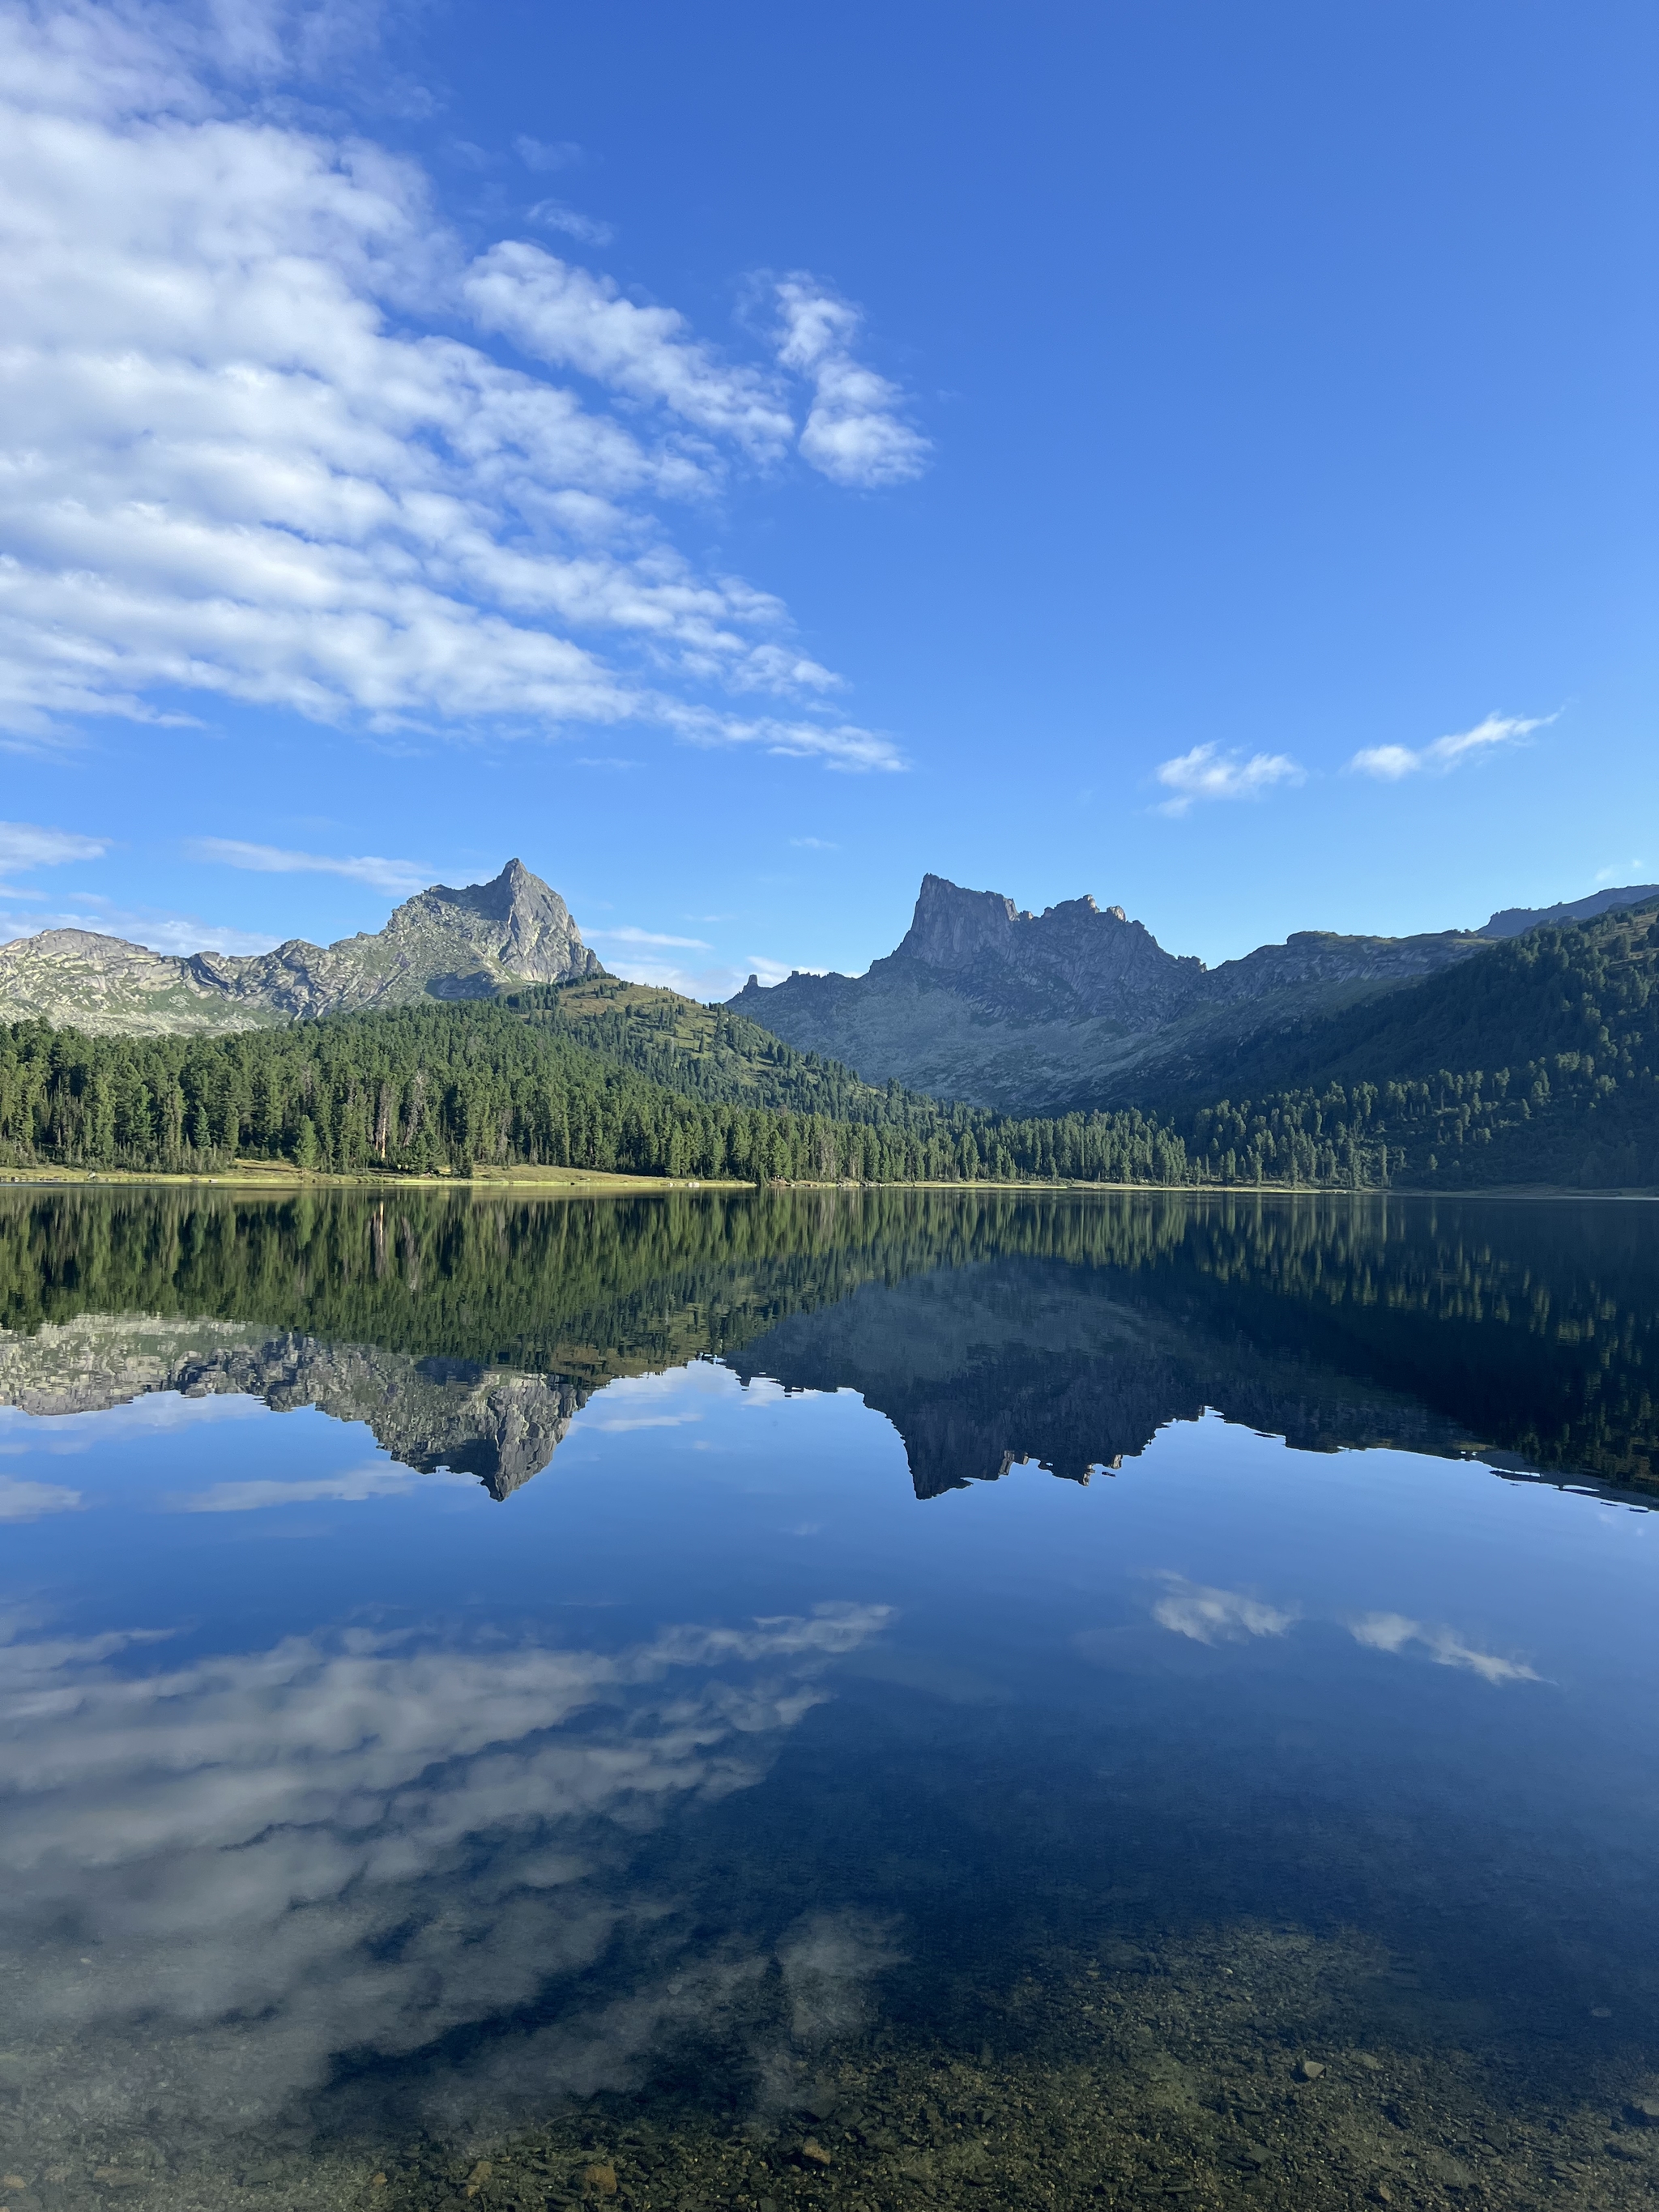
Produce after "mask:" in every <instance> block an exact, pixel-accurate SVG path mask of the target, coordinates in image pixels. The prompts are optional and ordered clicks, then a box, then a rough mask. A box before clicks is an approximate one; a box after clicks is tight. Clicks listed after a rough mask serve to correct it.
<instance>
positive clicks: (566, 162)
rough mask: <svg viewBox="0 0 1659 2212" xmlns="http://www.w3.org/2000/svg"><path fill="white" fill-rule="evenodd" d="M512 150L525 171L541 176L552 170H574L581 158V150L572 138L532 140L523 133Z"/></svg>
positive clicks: (516, 139)
mask: <svg viewBox="0 0 1659 2212" xmlns="http://www.w3.org/2000/svg"><path fill="white" fill-rule="evenodd" d="M513 152H514V153H515V154H516V155H518V157H519V159H520V161H522V162H523V163H524V165H525V167H526V169H534V170H536V171H537V172H538V173H539V174H542V175H545V174H547V173H548V172H549V171H550V170H554V169H574V167H576V166H577V164H578V163H579V162H580V160H581V158H582V149H581V148H580V146H579V145H578V144H577V143H576V142H575V140H574V138H557V139H553V140H548V139H545V138H532V137H530V136H529V135H528V134H527V133H526V132H523V131H521V132H520V135H519V136H518V137H516V138H515V139H514V140H513Z"/></svg>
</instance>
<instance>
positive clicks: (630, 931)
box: [582, 922, 714, 952]
mask: <svg viewBox="0 0 1659 2212" xmlns="http://www.w3.org/2000/svg"><path fill="white" fill-rule="evenodd" d="M582 934H583V936H584V937H587V938H596V937H602V938H605V939H609V940H611V942H613V943H615V944H617V945H680V946H683V947H684V949H685V950H686V951H690V952H709V951H713V950H714V947H713V946H712V945H710V944H709V943H708V940H707V939H706V938H702V937H667V936H665V935H664V934H663V933H662V932H661V931H660V930H655V929H635V927H634V926H633V924H632V923H631V922H624V923H623V925H622V927H620V928H618V929H584V930H583V932H582Z"/></svg>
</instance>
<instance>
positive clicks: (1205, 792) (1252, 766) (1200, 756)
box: [1158, 744, 1307, 814]
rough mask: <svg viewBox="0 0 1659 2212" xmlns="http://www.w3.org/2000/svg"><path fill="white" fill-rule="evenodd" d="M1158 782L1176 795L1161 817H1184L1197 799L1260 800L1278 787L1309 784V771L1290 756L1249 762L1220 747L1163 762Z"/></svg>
mask: <svg viewBox="0 0 1659 2212" xmlns="http://www.w3.org/2000/svg"><path fill="white" fill-rule="evenodd" d="M1158 781H1159V782H1160V783H1161V784H1162V785H1163V786H1164V788H1165V789H1166V790H1167V791H1172V792H1173V793H1175V797H1174V798H1173V799H1165V800H1164V802H1163V804H1162V805H1160V806H1159V808H1158V812H1159V813H1160V814H1184V813H1185V812H1186V811H1187V810H1188V807H1189V806H1190V805H1192V804H1193V801H1194V799H1259V798H1260V797H1261V794H1262V793H1263V792H1264V791H1269V790H1271V789H1272V788H1273V787H1274V785H1276V784H1297V783H1304V782H1305V781H1307V771H1306V769H1304V768H1303V767H1302V766H1301V765H1300V763H1297V762H1296V761H1293V760H1292V759H1291V757H1290V756H1289V755H1288V754H1287V753H1252V754H1251V755H1250V757H1249V759H1248V760H1244V759H1243V758H1241V757H1240V756H1239V755H1238V754H1237V753H1224V752H1223V751H1222V750H1220V748H1219V747H1218V746H1216V745H1212V744H1209V745H1194V747H1193V749H1192V750H1191V751H1190V752H1188V753H1180V754H1177V756H1176V758H1175V759H1174V760H1166V761H1164V762H1163V763H1161V764H1160V766H1159V768H1158Z"/></svg>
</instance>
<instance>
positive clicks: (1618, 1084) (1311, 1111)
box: [0, 912, 1659, 1191]
mask: <svg viewBox="0 0 1659 2212" xmlns="http://www.w3.org/2000/svg"><path fill="white" fill-rule="evenodd" d="M1656 975H1659V921H1656V920H1655V919H1654V918H1653V916H1652V915H1650V914H1649V913H1645V912H1644V913H1642V914H1638V915H1628V914H1622V915H1610V916H1606V917H1602V918H1600V919H1598V920H1597V921H1595V922H1592V923H1589V924H1585V925H1583V926H1581V927H1568V928H1565V929H1547V930H1539V931H1535V932H1534V933H1533V934H1532V935H1531V936H1530V937H1528V938H1524V939H1518V940H1516V942H1515V943H1514V944H1512V945H1503V946H1499V947H1496V948H1494V949H1493V950H1492V951H1491V952H1487V953H1482V954H1479V955H1477V956H1475V957H1474V958H1473V959H1471V960H1469V961H1468V962H1465V963H1462V964H1461V965H1460V966H1459V967H1457V968H1455V969H1450V970H1449V971H1447V972H1446V973H1445V974H1443V975H1439V976H1436V977H1434V978H1431V980H1430V981H1427V982H1425V983H1422V984H1419V985H1415V986H1413V987H1409V988H1408V989H1407V990H1403V991H1401V992H1397V993H1393V994H1389V996H1388V997H1387V998H1385V999H1383V1000H1380V1001H1377V1002H1375V1003H1374V1004H1371V1005H1368V1006H1363V1007H1359V1008H1356V1009H1353V1010H1352V1011H1351V1012H1348V1013H1346V1014H1343V1015H1340V1016H1337V1017H1334V1018H1332V1019H1330V1020H1328V1021H1327V1022H1325V1023H1323V1024H1316V1025H1313V1026H1312V1027H1311V1028H1308V1029H1304V1030H1302V1031H1299V1032H1298V1033H1297V1035H1296V1036H1291V1037H1288V1038H1285V1037H1280V1038H1278V1039H1275V1040H1273V1041H1271V1042H1269V1043H1267V1044H1266V1045H1264V1046H1261V1047H1260V1048H1256V1050H1255V1055H1254V1060H1252V1061H1251V1062H1250V1063H1249V1065H1245V1064H1244V1063H1243V1062H1241V1064H1240V1066H1239V1067H1237V1068H1236V1070H1235V1073H1248V1074H1255V1075H1260V1076H1261V1077H1262V1078H1263V1079H1264V1080H1263V1082H1262V1084H1261V1087H1260V1088H1256V1087H1255V1085H1252V1090H1251V1093H1250V1095H1245V1096H1237V1095H1235V1096H1233V1097H1226V1098H1222V1099H1219V1100H1216V1101H1212V1102H1208V1103H1188V1102H1179V1101H1178V1102H1176V1103H1172V1104H1170V1105H1168V1106H1166V1107H1165V1109H1164V1110H1163V1111H1161V1112H1159V1111H1157V1110H1153V1109H1141V1108H1138V1107H1122V1108H1117V1109H1109V1110H1096V1111H1084V1110H1081V1109H1079V1110H1076V1111H1073V1112H1071V1113H1066V1114H1060V1115H1036V1116H1027V1117H1016V1116H1012V1115H1000V1114H996V1113H994V1112H991V1111H989V1110H988V1109H985V1108H981V1107H974V1106H968V1105H963V1104H961V1103H948V1102H941V1101H939V1100H937V1099H933V1098H930V1097H925V1096H923V1095H921V1094H919V1093H916V1092H911V1091H903V1090H902V1089H901V1088H900V1086H899V1085H897V1084H896V1083H893V1084H889V1085H886V1086H885V1087H884V1088H883V1087H879V1086H877V1085H871V1084H866V1083H864V1082H862V1081H861V1080H860V1079H859V1078H858V1077H857V1076H856V1075H854V1073H852V1071H851V1070H849V1069H847V1068H843V1067H841V1066H837V1065H836V1063H835V1062H833V1061H827V1060H821V1059H819V1058H818V1057H817V1055H815V1054H801V1053H799V1052H796V1051H794V1050H793V1048H791V1047H789V1046H787V1045H786V1044H784V1043H783V1042H781V1040H779V1039H777V1038H774V1037H772V1036H769V1034H768V1033H767V1032H766V1031H764V1030H760V1029H758V1028H757V1026H756V1025H755V1024H753V1023H751V1022H749V1021H747V1020H746V1019H744V1018H743V1017H741V1016H738V1015H732V1014H731V1013H729V1012H725V1011H724V1010H710V1009H696V1008H690V1007H688V1006H685V1005H684V1002H681V1001H678V1000H671V998H669V996H668V994H643V995H642V996H641V995H640V994H635V998H634V999H632V1000H629V999H628V998H627V996H626V994H627V990H628V987H625V986H617V987H614V988H615V989H616V990H617V993H618V994H621V995H620V996H619V998H618V1001H617V1005H616V1006H614V1007H612V1006H610V1005H609V1003H608V1002H606V1001H604V1000H603V998H602V1000H601V1010H600V1011H599V1012H598V1013H597V1015H596V1014H594V1013H593V1012H592V1009H591V1008H590V1009H589V1011H588V1012H586V1014H585V1015H584V1017H583V1018H580V1019H576V1018H571V1016H570V1015H568V1013H567V1012H565V1011H564V1003H565V1002H564V1001H563V1000H562V998H561V994H560V993H559V992H558V991H557V990H556V989H555V990H550V991H538V992H526V993H523V994H516V995H515V996H513V997H512V998H508V999H506V1000H494V1001H484V1002H478V1001H473V1002H470V1003H465V1004H459V1005H457V1004H451V1005H446V1006H428V1007H404V1008H398V1009H393V1010H386V1011H384V1012H369V1013H359V1014H351V1015H344V1016H338V1017H334V1018H330V1019H328V1020H325V1021H320V1022H314V1023H303V1024H295V1025H293V1026H291V1027H287V1028H283V1029H277V1030H249V1031H244V1032H242V1033H240V1034H239V1035H236V1036H228V1037H227V1036H210V1037H178V1036H161V1037H130V1036H88V1035H85V1034H83V1033H82V1032H81V1031H78V1030H71V1029H63V1030H55V1029H52V1028H51V1027H49V1026H48V1025H47V1024H44V1023H40V1022H21V1023H15V1024H10V1025H9V1026H0V1164H5V1165H9V1166H13V1167H27V1166H29V1165H32V1164H39V1163H43V1162H51V1163H55V1164H64V1165H69V1166H79V1167H86V1168H94V1169H97V1168H124V1169H131V1170H139V1171H144V1170H150V1171H155V1170H161V1171H163V1172H170V1173H177V1172H185V1173H208V1174H211V1173H215V1172H219V1171H222V1170H225V1169H227V1168H228V1166H229V1165H230V1164H231V1163H232V1162H233V1161H234V1160H236V1159H250V1160H270V1161H287V1162H289V1163H292V1164H295V1165H296V1166H298V1167H300V1168H301V1169H305V1170H316V1171H319V1172H332V1173H337V1174H348V1175H349V1174H364V1173H391V1174H399V1173H402V1174H433V1173H439V1174H446V1175H453V1176H466V1175H470V1174H471V1172H472V1171H473V1170H475V1168H477V1167H478V1166H480V1165H483V1166H491V1167H507V1168H510V1167H517V1166H546V1167H568V1168H576V1169H589V1170H603V1171H606V1172H622V1173H632V1174H638V1175H647V1176H670V1177H674V1178H688V1177H690V1178H696V1179H698V1180H700V1181H706V1182H728V1181H731V1182H750V1183H764V1182H843V1181H850V1182H859V1183H871V1184H892V1183H900V1182H972V1183H981V1182H989V1183H1012V1182H1045V1181H1055V1182H1100V1183H1125V1184H1161V1185H1174V1186H1180V1185H1198V1184H1215V1185H1221V1186H1224V1187H1228V1186H1231V1187H1238V1186H1250V1185H1256V1184H1262V1183H1271V1184H1289V1185H1291V1187H1292V1188H1308V1189H1326V1190H1330V1189H1336V1190H1350V1191H1352V1190H1369V1189H1388V1188H1401V1187H1405V1188H1413V1189H1443V1190H1463V1189H1479V1188H1487V1187H1491V1186H1492V1185H1494V1184H1516V1183H1540V1182H1542V1183H1554V1184H1565V1185H1569V1186H1578V1187H1583V1188H1607V1187H1609V1186H1613V1185H1619V1184H1650V1183H1656V1182H1659V981H1656ZM588 996H589V998H591V997H592V992H591V991H590V992H589V994H588ZM659 1001H660V1002H661V1003H659ZM583 1003H584V1004H586V1001H584V1002H583ZM1438 1053H1443V1054H1445V1058H1444V1060H1443V1062H1442V1063H1440V1064H1437V1062H1436V1058H1435V1055H1436V1054H1438ZM1477 1054H1478V1055H1479V1057H1478V1058H1477V1057H1476V1055H1477ZM1298 1074H1302V1075H1304V1080H1302V1081H1301V1082H1299V1083H1298V1082H1297V1081H1296V1080H1295V1077H1296V1076H1297V1075H1298ZM1275 1076H1277V1077H1279V1079H1280V1080H1279V1082H1278V1083H1276V1084H1275V1083H1274V1082H1273V1080H1272V1079H1273V1077H1275ZM1285 1076H1290V1077H1291V1081H1289V1082H1285V1081H1284V1080H1283V1079H1284V1078H1285ZM1315 1076H1316V1079H1307V1078H1310V1077H1315Z"/></svg>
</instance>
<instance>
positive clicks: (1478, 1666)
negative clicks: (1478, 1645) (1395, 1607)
mask: <svg viewBox="0 0 1659 2212" xmlns="http://www.w3.org/2000/svg"><path fill="white" fill-rule="evenodd" d="M1349 1626H1350V1627H1351V1628H1352V1632H1353V1638H1354V1641H1355V1643H1357V1644H1364V1645H1365V1647H1366V1648H1367V1650H1371V1651H1389V1652H1394V1653H1396V1654H1397V1653H1399V1652H1401V1651H1404V1650H1406V1648H1407V1645H1408V1644H1420V1645H1421V1646H1422V1648H1423V1649H1424V1650H1425V1651H1426V1652H1427V1654H1428V1656H1429V1657H1430V1658H1431V1659H1432V1660H1433V1661H1434V1663H1435V1664H1436V1666H1437V1667H1467V1668H1468V1670H1469V1672H1470V1673H1471V1674H1479V1675H1480V1679H1481V1680H1482V1681H1483V1682H1537V1681H1541V1680H1542V1679H1543V1677H1542V1676H1541V1674H1538V1673H1537V1672H1536V1671H1535V1670H1534V1668H1531V1667H1528V1666H1527V1665H1525V1664H1524V1663H1523V1662H1522V1661H1521V1660H1518V1659H1503V1658H1500V1657H1499V1656H1498V1654H1497V1653H1496V1652H1493V1651H1477V1650H1475V1649H1474V1646H1473V1645H1472V1644H1466V1643H1464V1641H1463V1639H1462V1637H1461V1636H1459V1635H1458V1634H1457V1632H1455V1630H1454V1629H1450V1628H1425V1626H1424V1625H1423V1623H1422V1622H1421V1621H1420V1620H1408V1619H1407V1616H1406V1615H1405V1614H1404V1613H1365V1614H1364V1615H1363V1617H1362V1618H1361V1619H1359V1620H1356V1621H1352V1622H1351V1623H1350V1624H1349Z"/></svg>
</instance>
